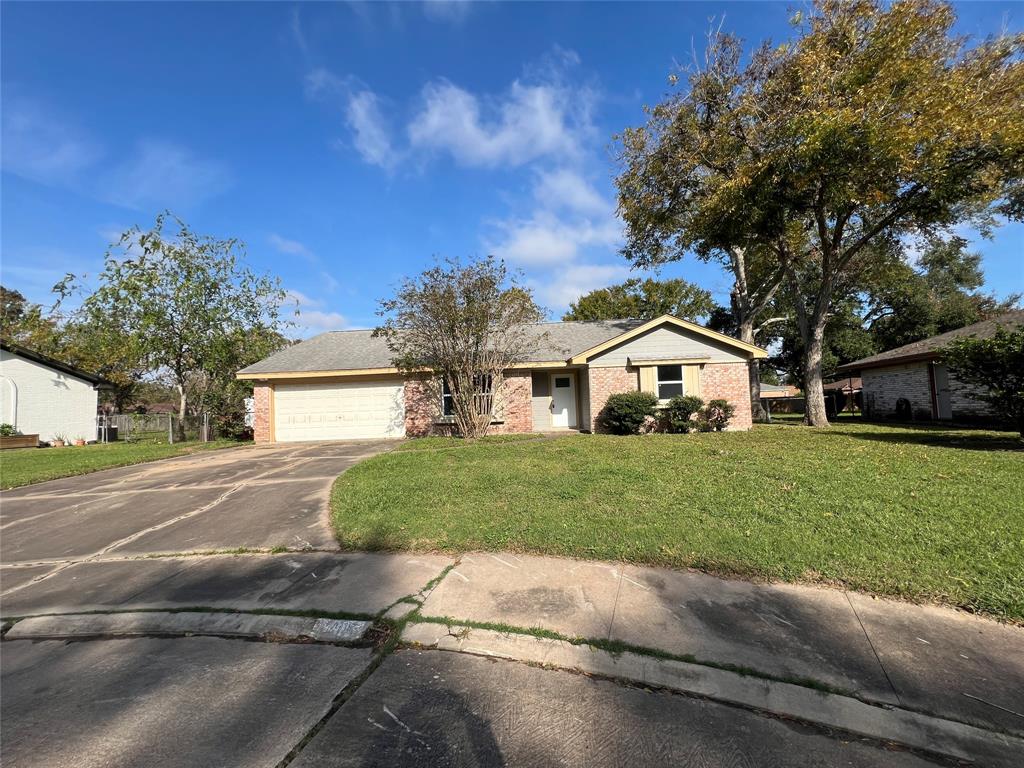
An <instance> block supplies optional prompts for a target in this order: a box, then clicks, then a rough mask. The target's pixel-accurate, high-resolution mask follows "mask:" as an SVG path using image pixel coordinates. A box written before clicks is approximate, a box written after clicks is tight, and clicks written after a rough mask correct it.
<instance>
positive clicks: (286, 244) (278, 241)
mask: <svg viewBox="0 0 1024 768" xmlns="http://www.w3.org/2000/svg"><path fill="white" fill-rule="evenodd" d="M267 240H268V241H269V242H270V244H271V245H272V246H273V247H274V250H276V251H277V252H278V253H283V254H285V255H286V256H301V257H302V258H304V259H306V260H308V261H316V260H317V259H316V255H315V254H314V253H313V252H312V251H311V250H310V249H309V248H307V247H306V246H305V245H304V244H302V243H300V242H299V241H298V240H289V239H288V238H286V237H281V236H280V235H279V234H277V233H274V232H272V233H271V234H270V237H268V238H267Z"/></svg>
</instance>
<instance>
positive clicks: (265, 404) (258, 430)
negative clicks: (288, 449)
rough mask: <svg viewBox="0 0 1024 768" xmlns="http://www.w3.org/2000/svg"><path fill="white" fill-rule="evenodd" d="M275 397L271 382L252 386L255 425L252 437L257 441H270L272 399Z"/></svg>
mask: <svg viewBox="0 0 1024 768" xmlns="http://www.w3.org/2000/svg"><path fill="white" fill-rule="evenodd" d="M273 397H274V390H273V389H272V388H271V386H270V385H269V384H256V385H254V386H253V388H252V399H253V410H254V412H253V426H252V437H253V440H255V441H256V442H257V443H269V442H270V431H271V430H270V427H271V419H272V418H273V415H272V409H271V402H270V401H271V399H272V398H273Z"/></svg>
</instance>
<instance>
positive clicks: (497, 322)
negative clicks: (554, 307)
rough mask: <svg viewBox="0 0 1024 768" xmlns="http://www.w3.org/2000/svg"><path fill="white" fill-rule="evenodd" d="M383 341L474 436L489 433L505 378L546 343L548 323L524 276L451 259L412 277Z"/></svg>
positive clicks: (389, 313) (392, 308)
mask: <svg viewBox="0 0 1024 768" xmlns="http://www.w3.org/2000/svg"><path fill="white" fill-rule="evenodd" d="M379 314H380V315H381V317H382V318H383V321H382V322H381V324H380V326H379V327H378V328H376V330H375V331H374V334H375V335H377V336H382V337H383V338H384V339H385V340H386V341H387V344H388V347H389V348H390V350H391V352H392V354H393V355H394V358H393V360H394V364H395V366H396V367H398V368H400V369H401V370H402V371H404V372H406V373H407V374H409V375H411V376H418V377H423V380H424V383H425V385H426V386H427V387H428V389H429V391H430V394H431V395H432V396H433V398H434V402H437V403H441V402H442V395H444V396H445V398H444V399H446V400H448V401H449V402H450V403H451V416H452V418H453V420H454V422H455V426H456V427H457V429H458V430H459V432H460V433H461V434H462V435H463V436H464V437H467V438H476V437H482V436H483V435H485V434H487V430H488V428H489V427H490V424H491V421H492V419H493V417H494V412H495V405H496V403H495V395H496V394H498V396H499V397H500V393H501V391H502V383H503V382H504V380H505V373H506V371H508V369H509V368H511V367H512V366H514V365H515V364H517V363H522V362H524V361H526V360H528V359H529V358H530V355H531V354H532V353H533V352H534V351H535V350H536V349H538V348H539V347H540V346H541V345H542V344H544V343H545V342H546V334H544V333H542V332H539V331H538V329H537V328H536V327H535V326H534V325H533V324H535V323H538V322H540V321H541V320H543V319H544V312H543V310H542V309H541V308H540V307H538V306H537V305H536V304H535V303H534V301H533V295H532V294H531V293H530V291H529V289H527V288H525V287H523V286H522V284H521V283H520V282H519V279H518V276H517V275H514V274H510V273H509V271H508V269H507V267H506V266H505V264H504V262H502V261H498V260H495V259H494V258H491V257H488V258H486V259H481V260H478V261H473V262H469V263H462V262H460V261H459V260H457V259H448V260H446V261H444V262H441V263H438V264H436V265H435V266H433V267H431V268H430V269H428V270H426V271H425V272H423V273H422V274H421V275H418V276H416V277H411V278H406V279H405V280H403V281H402V283H401V284H400V285H399V286H398V289H397V291H396V292H395V295H394V297H393V298H390V299H386V300H384V301H381V302H380V311H379Z"/></svg>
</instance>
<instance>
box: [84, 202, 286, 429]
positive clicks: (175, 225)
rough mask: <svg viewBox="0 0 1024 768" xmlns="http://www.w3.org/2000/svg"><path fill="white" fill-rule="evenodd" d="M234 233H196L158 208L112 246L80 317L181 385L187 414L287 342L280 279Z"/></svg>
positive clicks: (203, 407)
mask: <svg viewBox="0 0 1024 768" xmlns="http://www.w3.org/2000/svg"><path fill="white" fill-rule="evenodd" d="M243 260H244V246H243V245H242V243H240V242H239V241H238V240H235V239H218V238H215V237H210V236H206V235H198V234H196V233H194V232H193V231H192V230H191V229H189V227H188V226H187V225H186V224H185V223H184V222H183V221H181V220H180V219H178V218H176V217H174V216H172V215H171V214H168V213H163V214H160V215H159V216H158V217H157V219H156V223H155V225H154V227H153V228H152V229H150V230H149V231H142V230H141V229H139V228H138V227H133V228H132V229H130V230H128V231H127V232H125V233H124V234H123V235H122V236H121V238H120V240H119V241H118V243H116V244H115V245H113V246H112V247H111V249H110V250H109V251H108V253H107V257H106V262H105V265H104V269H103V271H102V273H101V274H100V275H99V287H98V288H97V289H96V291H95V292H93V293H91V294H89V295H87V296H86V297H85V299H84V300H83V302H82V307H81V309H80V310H79V312H78V313H77V318H78V322H80V323H83V324H85V325H87V326H88V327H90V328H92V329H99V330H96V331H94V337H95V338H96V339H98V340H99V344H100V348H101V349H103V348H106V349H108V350H111V349H114V348H121V349H122V350H123V352H124V354H126V355H129V356H134V357H136V358H137V359H138V361H139V362H140V365H141V366H142V367H143V368H144V369H145V370H147V371H150V372H152V373H154V374H156V375H160V376H164V377H166V378H167V379H168V380H169V381H170V382H171V383H172V384H173V386H174V387H175V389H176V390H177V392H178V398H179V413H180V414H181V415H182V416H185V415H188V414H192V413H198V412H199V411H207V412H210V411H213V412H214V413H215V415H217V411H216V409H217V408H223V407H225V406H224V403H223V398H222V396H223V394H224V393H225V392H228V391H233V388H234V387H235V386H236V385H235V380H234V374H235V372H236V371H237V370H238V369H239V368H243V367H244V366H246V365H248V364H250V363H253V362H256V361H257V360H259V359H260V358H262V357H264V356H266V355H267V354H269V353H270V352H271V351H273V350H274V349H275V348H276V347H277V346H280V345H281V341H282V338H283V337H282V336H281V335H280V329H281V327H282V321H281V319H280V312H279V310H280V307H281V303H282V302H283V301H284V298H285V294H284V291H283V290H282V289H281V287H280V285H279V281H278V280H276V279H273V278H270V277H268V276H265V275H257V274H255V273H254V272H252V271H251V270H250V269H249V268H248V267H246V266H244V264H243Z"/></svg>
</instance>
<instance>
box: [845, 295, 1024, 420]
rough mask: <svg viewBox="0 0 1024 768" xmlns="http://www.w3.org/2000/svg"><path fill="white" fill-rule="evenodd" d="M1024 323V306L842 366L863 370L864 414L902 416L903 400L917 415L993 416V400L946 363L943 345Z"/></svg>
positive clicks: (913, 415)
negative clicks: (978, 396)
mask: <svg viewBox="0 0 1024 768" xmlns="http://www.w3.org/2000/svg"><path fill="white" fill-rule="evenodd" d="M1000 327H1003V328H1006V329H1008V330H1017V329H1019V328H1022V327H1024V310H1017V311H1014V312H1007V313H1006V314H1004V315H1000V316H999V317H994V318H992V319H991V320H983V321H982V322H980V323H974V324H973V325H968V326H965V327H963V328H957V329H956V330H953V331H947V332H946V333H940V334H939V335H938V336H931V337H929V338H927V339H921V340H920V341H915V342H913V343H912V344H906V345H904V346H902V347H897V348H896V349H890V350H888V351H887V352H880V353H879V354H877V355H872V356H871V357H865V358H863V359H861V360H854V361H853V362H852V363H847V364H846V365H842V366H840V367H839V368H838V369H837V370H838V371H839V372H840V373H842V374H852V373H858V372H859V373H860V376H861V396H862V397H863V409H864V415H865V416H866V417H868V418H873V419H885V418H890V417H894V416H897V415H900V414H899V413H898V411H899V408H900V401H901V400H902V401H905V405H904V406H903V407H904V408H906V409H908V410H909V414H902V415H909V417H910V418H913V419H915V420H929V419H935V420H939V421H951V420H967V421H970V420H976V419H981V420H988V419H990V418H992V417H993V413H992V410H991V409H990V408H989V406H988V404H987V403H985V402H983V401H981V400H977V399H975V398H974V397H972V394H976V392H975V390H973V389H972V388H971V387H970V386H969V385H967V384H965V383H964V382H962V381H959V380H957V378H956V376H954V375H953V373H952V372H950V370H949V369H948V368H947V367H946V365H945V364H944V363H943V362H942V350H943V348H944V347H945V346H946V345H947V344H949V343H950V342H951V341H953V340H954V339H958V338H966V337H975V338H979V339H987V338H991V337H992V336H993V335H994V334H995V332H996V329H997V328H1000Z"/></svg>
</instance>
